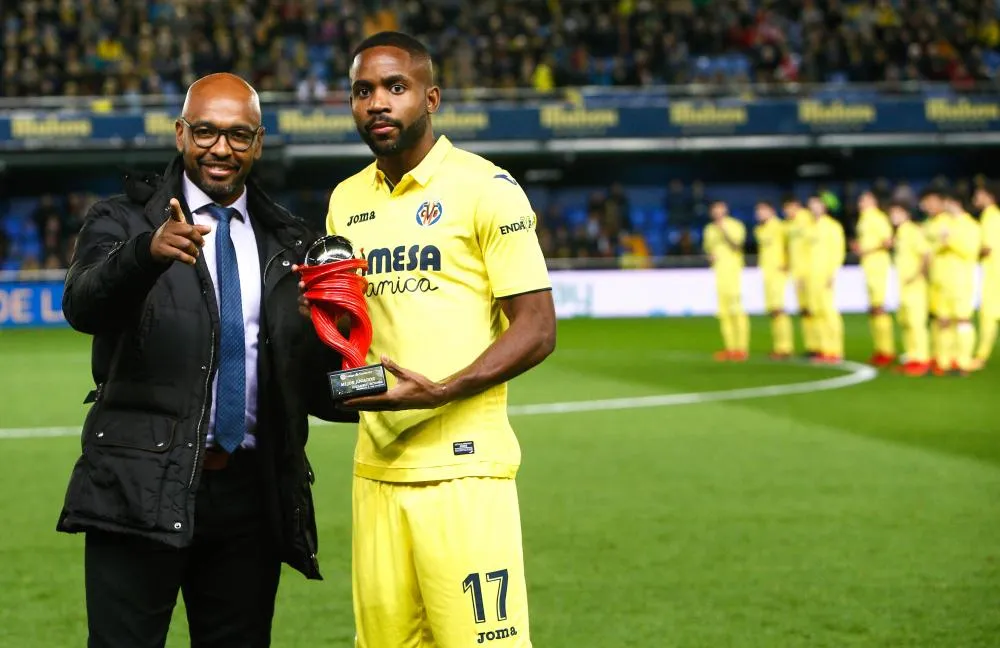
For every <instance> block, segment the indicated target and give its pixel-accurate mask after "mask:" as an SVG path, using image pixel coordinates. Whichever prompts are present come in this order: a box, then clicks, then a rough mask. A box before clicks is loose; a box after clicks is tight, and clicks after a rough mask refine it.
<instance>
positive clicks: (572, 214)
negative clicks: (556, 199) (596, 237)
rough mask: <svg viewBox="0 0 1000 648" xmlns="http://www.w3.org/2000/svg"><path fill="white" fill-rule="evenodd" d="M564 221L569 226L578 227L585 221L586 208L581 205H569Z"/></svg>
mask: <svg viewBox="0 0 1000 648" xmlns="http://www.w3.org/2000/svg"><path fill="white" fill-rule="evenodd" d="M566 222H567V223H568V224H569V226H570V227H579V226H580V225H583V224H584V223H586V222H587V210H586V209H584V208H583V207H570V208H569V209H567V210H566Z"/></svg>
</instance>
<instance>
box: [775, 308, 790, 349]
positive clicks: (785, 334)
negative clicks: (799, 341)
mask: <svg viewBox="0 0 1000 648" xmlns="http://www.w3.org/2000/svg"><path fill="white" fill-rule="evenodd" d="M771 341H772V343H773V345H774V352H775V353H784V354H791V353H792V351H794V349H795V334H794V333H793V332H792V318H791V317H789V316H788V314H787V313H780V314H778V315H775V316H774V317H772V318H771Z"/></svg>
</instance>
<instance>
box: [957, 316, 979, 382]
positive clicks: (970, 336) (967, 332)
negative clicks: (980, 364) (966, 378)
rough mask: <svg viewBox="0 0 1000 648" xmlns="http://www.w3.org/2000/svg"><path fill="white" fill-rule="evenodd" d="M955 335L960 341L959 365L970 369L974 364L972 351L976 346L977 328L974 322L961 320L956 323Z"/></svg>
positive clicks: (958, 347)
mask: <svg viewBox="0 0 1000 648" xmlns="http://www.w3.org/2000/svg"><path fill="white" fill-rule="evenodd" d="M955 336H956V338H957V342H958V345H957V349H956V351H957V353H958V366H959V368H960V369H963V370H965V371H968V370H969V369H971V365H972V352H973V350H975V348H976V329H975V328H974V327H973V326H972V322H959V323H958V324H956V325H955Z"/></svg>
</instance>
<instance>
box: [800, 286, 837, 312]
mask: <svg viewBox="0 0 1000 648" xmlns="http://www.w3.org/2000/svg"><path fill="white" fill-rule="evenodd" d="M806 293H807V296H808V297H809V313H810V314H811V315H815V316H816V317H829V316H831V315H835V314H836V312H837V306H836V302H835V300H834V294H833V287H832V286H831V285H830V284H829V282H828V281H827V280H826V279H818V280H817V279H812V280H810V282H809V288H808V289H807V291H806Z"/></svg>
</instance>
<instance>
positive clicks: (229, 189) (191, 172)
mask: <svg viewBox="0 0 1000 648" xmlns="http://www.w3.org/2000/svg"><path fill="white" fill-rule="evenodd" d="M184 169H185V171H187V176H188V179H189V180H191V182H193V183H194V185H195V186H196V187H198V188H199V189H201V190H202V191H203V192H205V195H206V196H208V197H209V198H211V199H212V200H214V201H215V202H217V203H219V204H223V203H225V202H227V201H229V200H230V199H231V198H233V197H235V196H236V195H238V194H239V193H241V192H242V191H243V186H244V184H245V183H246V178H247V174H248V172H247V170H246V169H245V168H242V167H241V168H240V170H239V171H238V172H237V173H236V175H235V176H233V179H232V180H230V181H229V182H215V181H213V180H208V179H206V178H205V177H204V176H203V175H202V167H201V164H199V163H198V162H197V161H195V162H194V163H193V165H188V163H187V160H186V159H185V161H184Z"/></svg>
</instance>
